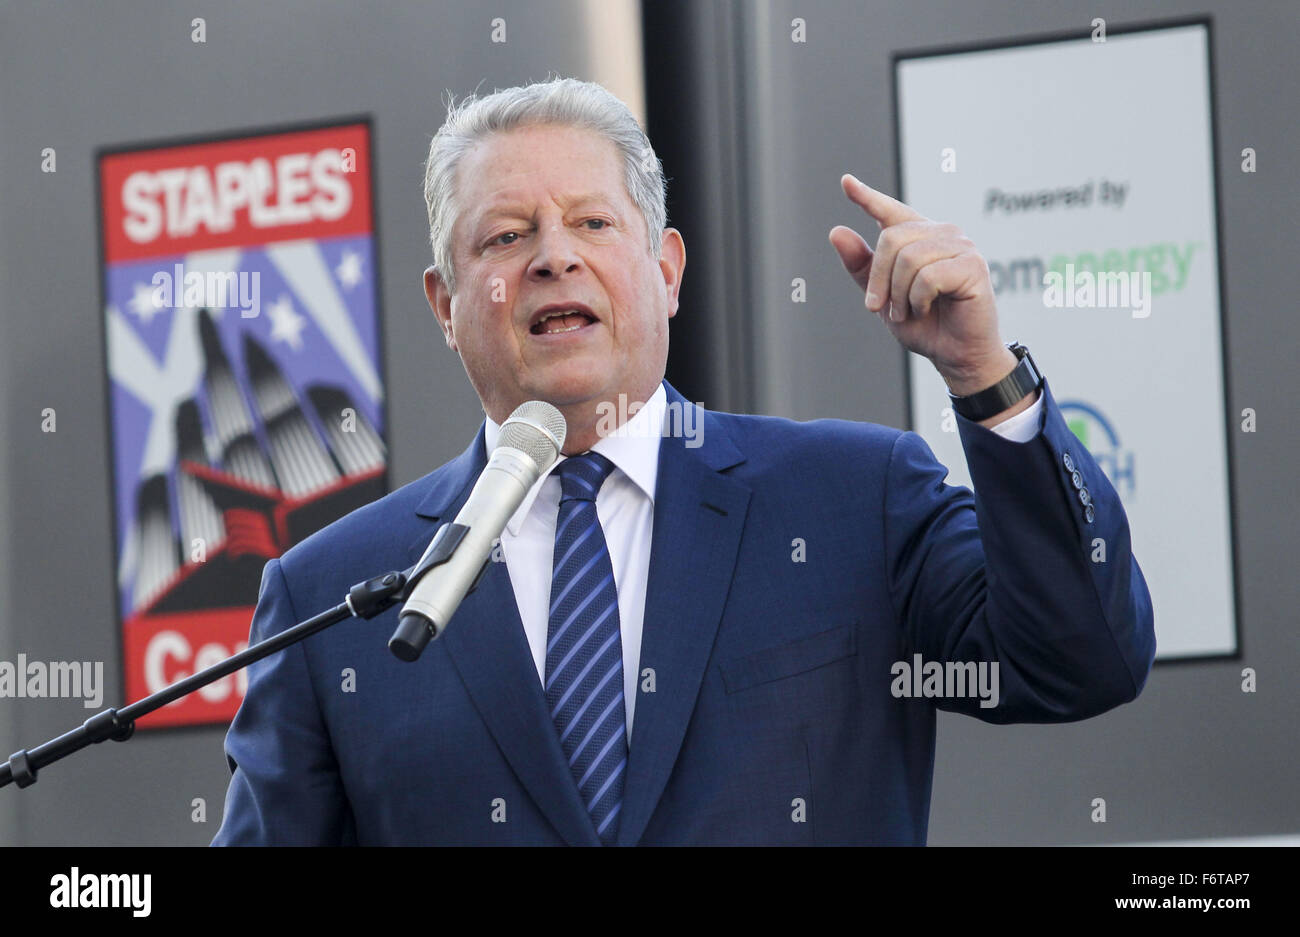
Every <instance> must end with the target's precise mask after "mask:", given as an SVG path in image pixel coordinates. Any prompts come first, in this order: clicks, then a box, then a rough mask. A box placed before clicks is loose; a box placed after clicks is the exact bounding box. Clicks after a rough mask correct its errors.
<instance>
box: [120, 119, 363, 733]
mask: <svg viewBox="0 0 1300 937" xmlns="http://www.w3.org/2000/svg"><path fill="white" fill-rule="evenodd" d="M370 175H371V167H370V128H369V126H368V124H365V123H348V124H341V125H337V126H324V127H316V128H313V129H310V130H301V131H295V132H289V133H262V134H255V135H248V136H244V137H241V138H238V139H225V140H221V141H214V142H208V143H197V144H186V145H174V146H164V147H149V148H139V149H132V150H129V151H123V150H118V151H114V152H109V153H104V154H101V156H100V158H99V183H100V198H101V205H100V208H101V218H102V224H103V250H104V265H103V285H104V302H105V308H104V317H105V331H106V348H107V355H108V379H109V426H110V432H111V448H112V459H113V497H114V501H115V505H114V507H115V517H116V529H115V531H114V538H115V544H116V557H115V560H116V564H117V585H118V589H117V592H118V612H119V616H120V620H121V627H122V641H123V652H124V653H123V659H124V665H125V669H126V674H125V676H126V680H125V682H126V696H127V699H128V700H135V699H139V698H140V697H142V696H145V695H147V694H149V693H153V692H155V691H157V690H160V689H162V688H163V687H165V686H167V685H169V684H171V683H174V682H175V681H177V680H179V679H183V678H184V677H187V676H189V675H190V674H192V673H194V672H195V671H197V670H201V669H203V668H204V667H207V666H210V665H211V664H213V663H215V662H217V661H218V660H220V659H221V658H223V657H226V656H228V655H230V654H232V653H235V652H236V651H238V650H241V649H242V648H243V647H245V646H246V645H247V640H248V629H249V622H250V620H251V618H252V614H253V609H254V607H255V604H256V601H257V593H258V587H259V584H260V582H261V573H262V568H263V566H264V565H265V564H266V561H267V560H269V559H271V558H273V557H276V556H279V555H280V554H281V553H283V552H284V551H285V550H287V549H288V548H289V547H291V546H293V545H294V544H295V543H297V542H298V541H300V540H302V539H303V538H305V537H307V536H308V535H309V534H311V533H313V532H314V531H316V530H319V529H320V528H321V527H324V526H325V525H326V524H328V523H330V522H331V521H333V520H335V519H337V518H339V517H341V516H342V515H344V514H346V513H347V512H348V511H351V510H353V509H355V508H358V507H360V506H361V505H363V504H366V503H368V502H370V501H373V500H374V499H375V498H378V497H380V496H381V495H382V494H384V492H385V491H386V490H387V445H386V442H385V420H384V387H383V383H382V376H381V375H382V368H381V366H380V357H379V310H378V305H377V287H376V283H375V267H376V265H377V263H378V260H377V258H376V256H375V242H374V227H373V221H372V214H371V183H370ZM245 682H246V678H245V675H244V673H243V672H242V671H241V672H240V673H238V674H235V675H232V676H230V677H227V678H225V679H223V680H220V681H218V682H217V683H215V684H212V685H210V686H208V687H205V688H204V689H203V690H201V691H199V692H197V693H194V694H191V695H190V696H189V697H186V698H184V699H182V700H178V701H177V702H175V703H173V704H171V705H170V706H168V707H165V708H164V709H163V710H161V711H159V712H158V713H156V714H154V715H153V716H150V717H148V718H146V719H143V720H141V723H140V724H141V726H142V727H151V726H152V727H157V726H167V725H189V724H197V723H211V722H224V721H228V720H229V719H230V718H232V717H233V716H234V714H235V710H236V709H238V707H239V703H240V701H241V700H242V699H243V695H244V687H245Z"/></svg>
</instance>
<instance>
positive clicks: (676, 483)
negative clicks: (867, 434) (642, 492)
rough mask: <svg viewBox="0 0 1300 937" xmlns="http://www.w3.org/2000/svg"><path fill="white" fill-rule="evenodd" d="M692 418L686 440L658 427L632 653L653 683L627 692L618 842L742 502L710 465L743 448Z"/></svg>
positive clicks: (675, 704) (698, 653)
mask: <svg viewBox="0 0 1300 937" xmlns="http://www.w3.org/2000/svg"><path fill="white" fill-rule="evenodd" d="M667 390H668V399H669V403H670V405H672V404H674V403H676V405H677V406H691V404H689V403H687V402H686V401H685V400H684V399H683V398H682V397H681V395H680V394H678V393H677V391H676V390H674V389H673V388H672V386H671V385H668V386H667ZM697 425H698V426H699V427H700V428H701V430H702V432H703V437H702V443H703V444H702V445H701V446H700V447H698V448H688V447H687V446H686V445H685V443H686V440H685V439H684V438H683V437H682V436H680V435H678V436H665V437H664V439H663V441H662V443H661V444H660V447H659V476H658V480H657V482H656V484H655V507H654V535H653V538H652V540H651V549H650V570H649V579H648V582H647V587H646V605H645V618H644V626H643V630H642V637H641V658H640V660H641V664H640V666H641V670H642V672H643V673H644V671H645V669H646V668H647V667H649V668H653V669H654V671H655V685H656V686H655V693H654V694H653V696H651V695H650V694H642V695H641V697H640V699H638V701H637V706H636V711H635V718H634V720H633V723H632V742H631V746H630V750H629V753H628V767H627V772H628V774H627V782H626V785H625V787H624V791H623V816H622V819H621V820H620V821H619V835H618V843H619V845H634V844H636V843H637V842H639V841H640V839H641V836H642V834H643V833H644V832H645V828H646V825H647V824H648V823H649V822H650V818H651V816H652V815H653V814H654V809H655V806H656V805H657V804H658V802H659V798H660V796H661V795H662V794H663V790H664V786H665V784H666V783H667V781H668V776H669V774H670V773H671V772H672V769H673V765H674V764H675V762H676V760H677V755H678V752H679V751H680V749H681V744H682V739H683V737H684V736H685V734H686V727H687V725H688V723H689V722H690V719H691V714H692V713H693V712H694V710H695V701H696V699H697V697H698V695H699V690H700V683H701V681H702V680H703V677H704V671H705V668H706V666H707V664H708V661H709V657H710V654H711V653H712V650H713V641H714V637H715V635H716V634H717V630H718V622H719V620H720V619H721V617H722V608H723V605H724V604H725V600H726V596H727V592H728V590H729V588H730V585H731V577H732V574H733V572H734V570H735V565H736V553H737V551H738V549H739V546H740V537H741V533H742V531H743V529H744V525H745V515H746V512H747V510H748V507H749V497H750V489H749V488H748V487H746V486H745V485H743V484H741V483H740V482H738V481H736V480H734V479H732V478H729V477H727V476H725V475H723V474H720V472H721V471H722V470H723V469H726V468H730V467H731V466H733V465H736V464H738V463H740V462H742V461H744V456H743V454H742V453H741V452H740V451H739V450H738V449H736V447H735V446H734V445H733V444H732V442H731V440H730V438H729V437H728V436H727V434H726V433H725V431H724V430H723V429H722V428H721V426H720V425H719V424H718V423H717V421H716V420H714V419H713V417H712V416H711V415H709V414H708V413H707V411H705V412H704V413H703V414H702V421H701V422H700V423H699V424H697ZM638 686H640V679H639V678H638Z"/></svg>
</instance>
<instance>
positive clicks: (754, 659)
mask: <svg viewBox="0 0 1300 937" xmlns="http://www.w3.org/2000/svg"><path fill="white" fill-rule="evenodd" d="M857 636H858V629H857V626H856V624H854V625H842V626H841V627H839V628H832V629H830V630H829V631H821V632H818V633H817V634H814V635H810V636H809V637H806V638H800V639H799V640H797V641H791V642H790V643H789V644H783V645H781V646H780V647H773V648H768V649H767V650H764V651H758V652H757V653H754V654H749V655H746V656H745V657H737V658H734V659H732V660H728V661H723V662H722V663H720V664H719V665H718V669H719V670H720V671H721V673H722V683H723V685H724V686H725V687H726V689H727V692H728V693H738V692H739V691H741V690H746V689H749V688H750V687H753V686H758V685H759V684H762V683H770V682H772V681H773V680H781V679H784V678H785V677H793V676H795V675H796V674H801V673H807V672H808V671H810V670H816V669H817V668H818V667H825V666H826V665H827V664H832V663H834V662H835V661H837V660H843V659H844V658H846V657H852V656H854V655H855V654H857V652H858V646H857Z"/></svg>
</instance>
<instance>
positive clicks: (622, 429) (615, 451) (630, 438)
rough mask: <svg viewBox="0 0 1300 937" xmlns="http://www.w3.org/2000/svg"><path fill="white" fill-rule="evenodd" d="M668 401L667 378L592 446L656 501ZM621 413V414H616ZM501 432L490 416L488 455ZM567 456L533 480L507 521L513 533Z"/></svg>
mask: <svg viewBox="0 0 1300 937" xmlns="http://www.w3.org/2000/svg"><path fill="white" fill-rule="evenodd" d="M667 405H668V394H667V392H666V391H665V390H664V385H663V382H662V381H661V382H660V384H659V386H658V387H657V388H656V389H655V392H654V393H653V394H651V395H650V399H649V400H647V401H646V402H645V405H644V406H643V407H641V409H640V410H638V411H637V412H636V413H635V414H634V415H633V416H632V417H631V419H628V420H626V421H625V422H623V423H622V424H621V425H620V426H619V428H618V429H616V430H614V431H613V432H612V433H607V434H605V435H602V436H601V437H600V439H599V440H597V442H596V444H595V445H594V446H592V447H591V451H592V452H599V453H600V454H601V455H603V456H604V457H605V458H607V459H609V461H611V462H613V463H614V467H615V469H617V470H618V471H620V472H622V473H623V474H624V475H626V476H627V477H628V478H629V479H631V481H632V483H633V484H635V485H636V486H637V487H638V488H640V489H641V491H642V492H643V493H644V494H645V496H646V497H647V498H649V499H650V503H651V504H654V499H655V483H656V482H657V481H658V478H659V442H660V439H661V437H662V435H663V425H664V413H665V411H666V409H667ZM613 415H615V416H617V415H618V414H613ZM500 436H501V426H500V424H498V423H496V422H494V421H493V420H492V417H490V416H489V417H486V420H485V424H484V427H483V443H484V446H485V448H486V451H487V453H488V455H489V456H490V455H491V453H492V450H493V449H495V448H496V446H497V440H498V439H499V438H500ZM564 459H565V457H564V456H561V457H560V458H559V459H556V461H555V465H552V466H551V470H550V472H547V473H546V474H545V475H543V476H542V477H541V478H539V479H537V481H536V482H534V483H533V486H532V487H531V488H530V489H528V493H527V494H526V495H524V500H523V501H522V502H520V504H519V507H518V508H517V509H516V510H515V513H514V514H513V515H511V517H510V523H508V524H506V529H507V530H508V531H510V535H511V536H517V535H518V534H519V528H520V526H521V525H522V524H523V522H524V518H526V517H527V516H528V512H529V511H531V510H532V508H533V503H534V502H535V501H536V500H537V495H538V494H539V493H540V492H541V490H542V486H543V485H544V484H546V482H547V480H549V479H550V477H551V473H552V472H554V471H555V468H556V466H558V465H559V464H560V463H561V462H563V461H564Z"/></svg>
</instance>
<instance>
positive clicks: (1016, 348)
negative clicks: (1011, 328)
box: [948, 342, 1043, 423]
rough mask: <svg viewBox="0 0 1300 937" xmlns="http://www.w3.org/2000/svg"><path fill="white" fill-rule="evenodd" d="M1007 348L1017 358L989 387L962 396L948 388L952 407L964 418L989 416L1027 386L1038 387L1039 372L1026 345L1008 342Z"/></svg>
mask: <svg viewBox="0 0 1300 937" xmlns="http://www.w3.org/2000/svg"><path fill="white" fill-rule="evenodd" d="M1007 348H1009V349H1011V351H1012V353H1013V354H1014V355H1015V356H1016V357H1017V358H1019V359H1020V363H1019V364H1018V365H1016V368H1015V370H1014V371H1012V372H1011V373H1010V374H1008V375H1007V376H1006V377H1004V378H1003V379H1002V380H1000V381H998V382H997V383H996V384H994V385H993V386H992V387H988V388H985V389H984V390H981V391H977V392H975V393H973V394H969V395H967V396H965V397H958V396H957V395H955V394H953V393H952V392H951V391H949V392H948V399H949V400H951V401H952V408H953V410H955V411H956V412H957V413H958V414H960V415H961V416H964V417H965V418H966V419H968V420H972V421H974V422H976V423H978V422H980V421H981V420H987V419H988V418H989V417H991V416H997V415H998V414H999V413H1001V412H1002V411H1003V410H1005V409H1007V407H1010V406H1011V405H1013V404H1016V403H1019V402H1020V400H1021V399H1022V398H1023V397H1024V396H1025V394H1027V393H1029V392H1030V391H1031V390H1037V389H1038V387H1039V386H1040V385H1041V384H1042V383H1043V374H1042V372H1041V371H1039V370H1038V366H1037V365H1036V364H1034V359H1033V358H1032V357H1030V355H1029V349H1028V348H1026V347H1025V346H1024V345H1022V344H1020V343H1019V342H1011V343H1009V344H1008V345H1007Z"/></svg>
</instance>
